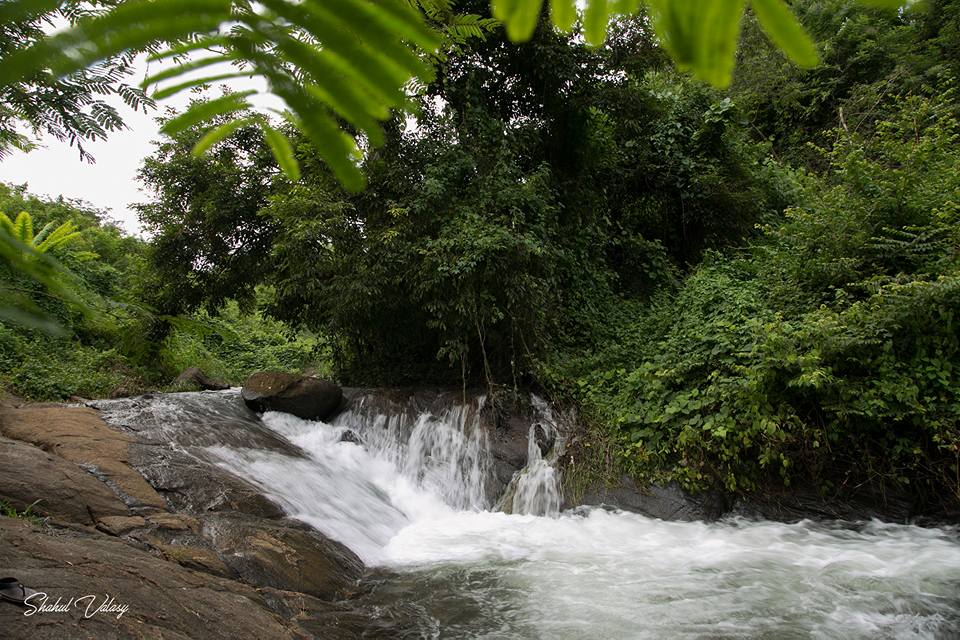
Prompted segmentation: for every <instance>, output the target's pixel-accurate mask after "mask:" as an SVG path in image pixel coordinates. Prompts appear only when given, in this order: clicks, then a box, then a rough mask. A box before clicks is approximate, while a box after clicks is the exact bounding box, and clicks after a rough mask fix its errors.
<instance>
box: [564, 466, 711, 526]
mask: <svg viewBox="0 0 960 640" xmlns="http://www.w3.org/2000/svg"><path fill="white" fill-rule="evenodd" d="M575 506H598V507H608V508H614V509H623V510H624V511H632V512H634V513H639V514H641V515H645V516H648V517H650V518H659V519H661V520H679V521H685V522H691V521H694V520H716V519H718V518H720V517H721V516H723V515H724V514H725V513H726V511H727V504H726V502H725V501H724V499H723V497H722V496H720V495H719V494H703V495H691V494H689V493H687V492H685V491H683V490H682V489H680V487H678V486H677V485H676V484H675V483H670V484H667V485H663V486H658V485H651V486H649V487H641V486H639V485H638V484H637V483H636V482H635V481H634V480H633V479H632V478H630V477H628V476H621V477H620V478H619V479H618V480H617V481H616V482H614V483H611V484H603V483H598V484H597V485H594V486H591V487H588V488H587V489H586V490H585V491H584V492H583V494H582V497H580V499H579V500H577V501H576V502H575V503H573V504H566V505H565V508H570V507H575Z"/></svg>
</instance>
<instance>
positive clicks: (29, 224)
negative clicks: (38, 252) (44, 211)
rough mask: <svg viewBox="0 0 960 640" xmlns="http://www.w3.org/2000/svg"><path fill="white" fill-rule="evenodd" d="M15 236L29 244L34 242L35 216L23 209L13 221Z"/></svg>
mask: <svg viewBox="0 0 960 640" xmlns="http://www.w3.org/2000/svg"><path fill="white" fill-rule="evenodd" d="M13 237H14V238H16V239H17V240H19V241H20V242H22V243H23V244H25V245H27V246H30V245H32V244H33V218H32V217H31V216H30V214H29V213H27V212H26V211H21V212H20V214H19V215H18V216H17V219H16V220H15V221H14V222H13Z"/></svg>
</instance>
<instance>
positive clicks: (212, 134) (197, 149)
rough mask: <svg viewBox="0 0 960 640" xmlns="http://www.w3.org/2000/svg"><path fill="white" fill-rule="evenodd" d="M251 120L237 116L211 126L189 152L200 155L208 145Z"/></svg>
mask: <svg viewBox="0 0 960 640" xmlns="http://www.w3.org/2000/svg"><path fill="white" fill-rule="evenodd" d="M252 122H253V118H237V119H236V120H231V121H230V122H227V123H224V124H222V125H220V126H218V127H213V128H212V129H210V130H209V131H207V132H206V133H205V134H204V135H203V137H202V138H200V140H198V141H197V144H195V145H193V150H192V151H191V153H192V154H193V155H194V156H202V155H203V154H204V153H206V152H207V151H208V150H209V149H210V147H212V146H213V145H215V144H217V143H218V142H220V141H221V140H224V139H225V138H227V137H229V136H230V134H232V133H233V132H234V131H237V130H238V129H241V128H242V127H245V126H247V125H249V124H251V123H252Z"/></svg>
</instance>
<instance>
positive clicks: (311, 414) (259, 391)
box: [241, 371, 343, 420]
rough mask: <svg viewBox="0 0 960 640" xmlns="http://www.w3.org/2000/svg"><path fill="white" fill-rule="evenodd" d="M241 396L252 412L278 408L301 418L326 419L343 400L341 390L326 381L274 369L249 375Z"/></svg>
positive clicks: (277, 409)
mask: <svg viewBox="0 0 960 640" xmlns="http://www.w3.org/2000/svg"><path fill="white" fill-rule="evenodd" d="M241 395H242V396H243V401H244V402H245V403H246V404H247V406H248V407H250V408H251V409H253V410H254V411H257V412H263V411H282V412H284V413H290V414H293V415H295V416H297V417H298V418H303V419H305V420H328V419H330V418H331V417H333V415H334V414H335V413H336V412H337V410H338V409H339V408H340V405H341V403H342V402H343V389H341V388H340V386H339V385H337V384H334V383H333V382H330V381H329V380H321V379H320V378H313V377H310V376H300V375H295V374H292V373H282V372H278V371H260V372H258V373H255V374H253V375H252V376H250V377H249V378H247V381H246V382H245V383H244V385H243V390H242V392H241Z"/></svg>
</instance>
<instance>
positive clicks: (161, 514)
mask: <svg viewBox="0 0 960 640" xmlns="http://www.w3.org/2000/svg"><path fill="white" fill-rule="evenodd" d="M90 404H91V405H93V406H99V407H101V408H102V409H103V412H102V415H103V416H104V417H107V418H108V419H109V420H110V421H111V422H110V424H108V423H106V422H104V421H103V419H102V418H101V414H100V413H98V412H97V411H94V410H92V409H90V408H74V407H63V406H43V407H37V406H29V405H28V406H25V407H19V408H16V407H12V406H9V405H8V406H7V407H3V408H2V410H0V432H2V433H3V434H4V435H3V436H2V437H0V499H2V500H5V501H7V502H8V503H9V504H11V505H12V506H13V507H14V508H16V509H18V510H23V509H25V508H26V507H27V506H29V505H30V504H34V507H33V513H35V514H36V515H38V516H42V517H45V519H44V520H40V519H36V518H34V519H32V520H24V519H9V518H0V540H2V544H0V567H3V568H4V575H14V576H16V577H17V578H18V579H20V580H21V581H22V582H23V583H24V584H25V585H27V586H28V587H30V588H33V589H36V590H38V591H45V592H48V593H49V594H50V596H51V603H52V602H54V601H56V598H57V597H62V601H63V602H66V601H67V600H69V598H70V597H80V596H85V595H88V594H97V602H98V603H99V602H101V601H102V599H103V594H111V595H113V596H114V597H115V598H116V600H117V601H118V602H123V603H126V604H127V605H128V606H129V611H128V612H127V613H125V614H123V615H122V616H121V617H120V618H117V617H116V616H115V615H113V616H111V615H107V614H98V615H95V616H93V617H91V618H90V619H84V616H83V611H81V610H75V611H70V612H64V613H59V614H53V613H48V614H37V615H35V616H30V617H25V616H23V612H24V609H22V608H18V607H16V606H15V605H12V604H8V603H0V629H3V631H4V633H3V637H5V638H6V637H10V638H57V639H60V638H98V639H99V638H198V637H202V638H310V637H329V638H346V639H349V638H354V637H361V636H362V637H395V635H396V633H397V624H398V623H397V622H395V621H393V620H392V617H394V616H395V617H397V619H398V620H399V619H402V618H403V616H404V615H405V614H402V612H401V613H397V612H394V613H390V614H389V615H387V617H386V618H382V616H381V613H380V612H378V611H367V610H361V609H359V608H357V607H356V606H355V605H353V604H351V603H350V602H348V601H347V599H348V598H349V597H350V596H352V595H353V594H355V593H356V592H357V590H358V585H359V583H360V580H361V578H362V576H363V572H364V567H363V565H362V563H361V561H360V560H359V558H357V556H356V555H355V554H353V553H352V552H351V551H350V550H348V549H347V548H346V547H344V546H343V545H341V544H339V543H337V542H334V541H332V540H330V539H328V538H327V537H326V536H324V535H322V534H320V533H319V532H317V531H315V530H313V529H311V528H310V527H309V526H307V525H305V524H303V523H301V522H298V521H293V520H289V519H287V518H286V517H285V516H284V514H283V511H282V510H281V509H280V508H279V507H278V506H277V505H276V504H274V503H273V502H271V501H270V500H269V499H267V498H266V497H264V496H263V495H262V494H261V493H259V492H258V491H257V490H256V489H255V488H254V487H253V486H251V485H250V484H248V483H247V482H245V481H244V480H241V479H239V478H237V477H236V476H234V475H232V474H230V473H228V472H227V471H225V470H223V469H221V468H219V467H218V466H217V465H216V464H214V463H213V462H212V461H211V459H210V458H209V457H206V456H205V455H204V452H205V451H206V449H207V448H210V447H213V448H216V447H222V446H231V447H238V448H244V447H246V448H262V449H267V450H275V451H283V452H285V453H287V454H288V455H294V456H297V455H301V452H300V451H299V449H297V448H296V447H295V446H293V445H291V444H290V443H289V442H287V441H286V440H284V439H282V438H280V437H278V436H276V435H274V434H273V433H272V432H270V431H269V430H268V429H266V428H265V427H263V425H262V423H260V422H259V420H258V419H257V418H256V416H255V415H254V414H252V413H251V412H250V411H249V410H248V409H246V407H244V405H243V403H242V401H241V400H240V399H239V398H238V397H237V396H236V394H232V395H229V396H224V395H218V394H209V393H184V394H173V395H165V396H159V395H157V396H143V397H140V398H134V399H129V400H120V401H96V402H92V403H90ZM37 500H39V502H37ZM85 602H86V601H84V603H85Z"/></svg>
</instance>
